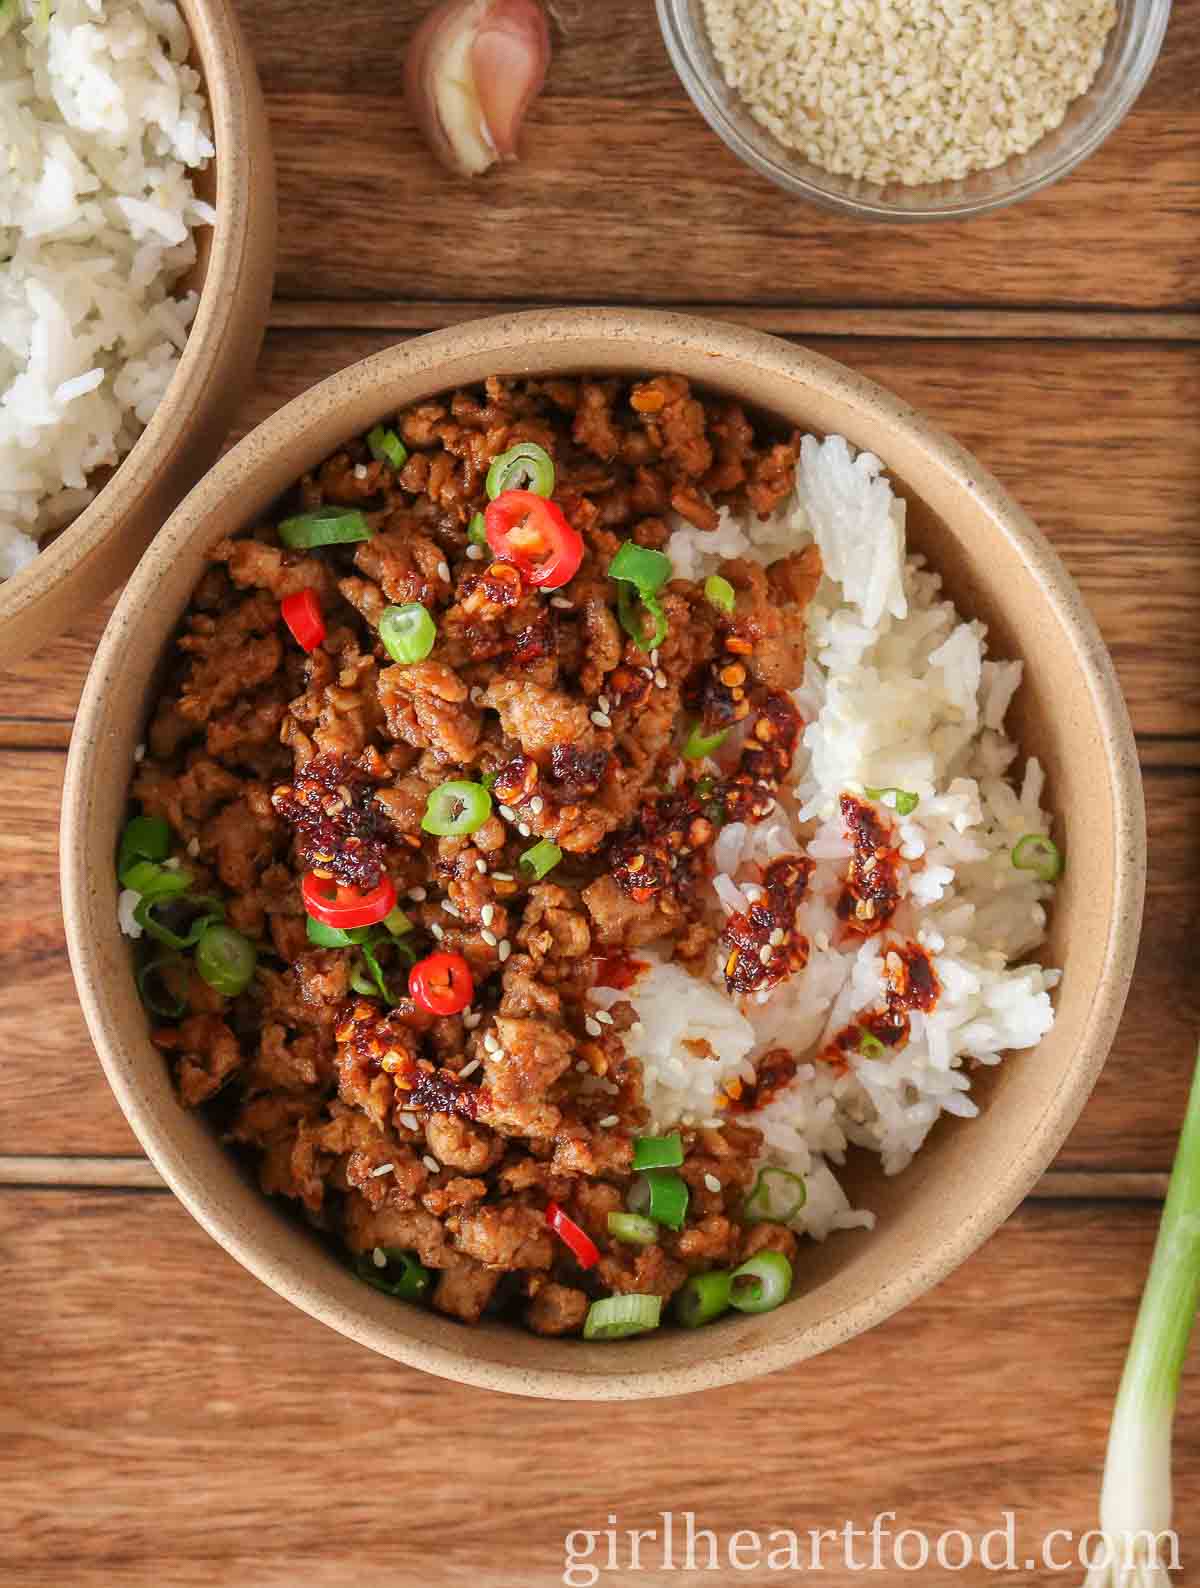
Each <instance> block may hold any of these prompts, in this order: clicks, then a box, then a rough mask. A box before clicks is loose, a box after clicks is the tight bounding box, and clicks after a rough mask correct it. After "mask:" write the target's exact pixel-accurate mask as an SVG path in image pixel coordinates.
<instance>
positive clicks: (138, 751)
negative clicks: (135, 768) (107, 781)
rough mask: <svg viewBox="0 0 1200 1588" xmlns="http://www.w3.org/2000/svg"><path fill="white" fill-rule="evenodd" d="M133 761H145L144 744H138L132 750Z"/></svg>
mask: <svg viewBox="0 0 1200 1588" xmlns="http://www.w3.org/2000/svg"><path fill="white" fill-rule="evenodd" d="M133 759H134V760H135V761H144V760H145V759H146V746H145V745H144V744H139V745H138V746H137V747H136V748H135V749H134V752H133Z"/></svg>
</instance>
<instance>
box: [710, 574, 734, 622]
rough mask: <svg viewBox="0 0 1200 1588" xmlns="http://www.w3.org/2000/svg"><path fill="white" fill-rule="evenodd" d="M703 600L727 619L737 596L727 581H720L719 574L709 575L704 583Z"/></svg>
mask: <svg viewBox="0 0 1200 1588" xmlns="http://www.w3.org/2000/svg"><path fill="white" fill-rule="evenodd" d="M704 599H705V600H706V601H708V602H709V603H710V604H711V605H712V606H714V607H716V608H717V610H718V612H724V613H725V615H726V616H727V617H728V615H729V614H730V613H731V612H732V611H733V608H734V603H735V602H736V600H737V594H736V592H735V591H734V588H733V586H732V585H731V584H730V582H729V580H728V579H722V578H721V575H720V574H719V573H710V574H709V576H708V578H707V579H706V580H705V581H704Z"/></svg>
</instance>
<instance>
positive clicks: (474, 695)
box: [470, 684, 483, 706]
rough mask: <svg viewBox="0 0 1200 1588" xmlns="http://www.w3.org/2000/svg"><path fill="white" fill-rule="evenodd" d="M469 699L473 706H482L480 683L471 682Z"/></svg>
mask: <svg viewBox="0 0 1200 1588" xmlns="http://www.w3.org/2000/svg"><path fill="white" fill-rule="evenodd" d="M470 700H471V704H472V705H473V706H482V705H483V686H482V684H472V685H471V694H470Z"/></svg>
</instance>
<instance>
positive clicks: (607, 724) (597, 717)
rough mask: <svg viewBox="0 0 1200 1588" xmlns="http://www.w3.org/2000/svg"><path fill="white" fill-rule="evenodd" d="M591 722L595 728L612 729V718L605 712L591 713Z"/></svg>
mask: <svg viewBox="0 0 1200 1588" xmlns="http://www.w3.org/2000/svg"><path fill="white" fill-rule="evenodd" d="M591 721H592V722H594V723H595V724H596V726H597V728H611V727H612V718H611V717H610V716H609V715H608V713H607V712H606V711H593V712H592V714H591Z"/></svg>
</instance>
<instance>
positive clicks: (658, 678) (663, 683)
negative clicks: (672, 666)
mask: <svg viewBox="0 0 1200 1588" xmlns="http://www.w3.org/2000/svg"><path fill="white" fill-rule="evenodd" d="M654 682H655V683H656V684H657V685H658V687H659V688H660V689H665V688H666V687H667V675H666V673H664V672H663V670H662V668H661V667H658V668H655V671H654Z"/></svg>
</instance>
